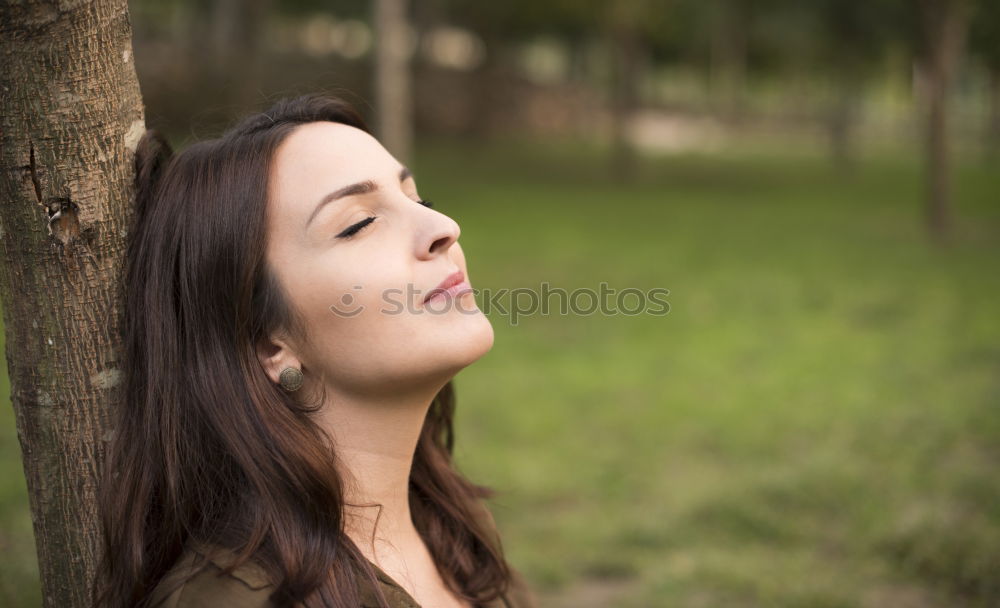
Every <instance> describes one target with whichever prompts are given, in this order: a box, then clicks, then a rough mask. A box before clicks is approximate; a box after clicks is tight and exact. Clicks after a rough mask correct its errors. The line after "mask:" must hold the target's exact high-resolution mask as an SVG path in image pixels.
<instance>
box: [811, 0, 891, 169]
mask: <svg viewBox="0 0 1000 608" xmlns="http://www.w3.org/2000/svg"><path fill="white" fill-rule="evenodd" d="M813 1H814V2H815V4H816V6H814V7H811V8H812V9H813V10H814V14H815V16H816V17H817V18H818V19H819V23H818V24H817V25H818V27H817V28H816V33H817V37H816V40H817V46H818V51H819V52H818V56H817V58H816V61H817V65H819V66H828V70H829V72H830V77H831V80H832V81H833V84H834V87H833V88H834V94H833V97H832V100H831V104H830V110H829V114H828V123H827V124H828V127H829V133H830V150H831V152H832V156H833V159H834V161H835V162H836V163H837V164H838V166H839V167H841V168H848V167H850V166H851V164H852V160H853V156H854V150H853V132H854V126H855V124H857V122H858V119H859V116H860V112H861V97H862V96H863V94H864V90H865V86H866V84H867V82H868V79H869V78H870V77H871V76H872V74H873V73H874V72H875V70H877V69H878V68H879V60H880V59H881V58H882V57H883V56H884V53H885V50H886V46H887V45H888V44H889V43H890V42H891V41H892V40H894V39H895V38H898V35H899V32H898V31H894V28H896V27H898V26H896V25H895V24H897V23H899V19H898V17H899V15H898V12H897V11H898V10H900V9H902V6H901V5H900V4H899V2H898V1H897V0H813Z"/></svg>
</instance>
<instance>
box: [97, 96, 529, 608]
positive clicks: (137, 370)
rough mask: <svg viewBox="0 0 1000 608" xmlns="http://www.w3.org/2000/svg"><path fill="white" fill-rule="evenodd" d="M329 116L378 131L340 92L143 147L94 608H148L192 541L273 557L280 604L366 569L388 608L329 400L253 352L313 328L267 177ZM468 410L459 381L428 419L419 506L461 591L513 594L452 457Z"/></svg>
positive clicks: (332, 595)
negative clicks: (309, 393) (271, 234)
mask: <svg viewBox="0 0 1000 608" xmlns="http://www.w3.org/2000/svg"><path fill="white" fill-rule="evenodd" d="M315 121H331V122H337V123H343V124H347V125H350V126H354V127H357V128H359V129H363V130H365V131H368V128H367V127H366V125H365V123H364V121H363V119H362V118H361V117H360V116H359V115H358V113H357V112H356V111H355V110H354V109H352V108H351V107H350V105H348V104H347V103H346V102H344V101H343V100H341V99H338V98H336V97H332V96H324V95H308V96H303V97H298V98H295V99H285V100H282V101H280V102H278V103H277V104H275V105H274V106H272V107H271V108H270V109H268V110H267V111H265V112H262V113H259V114H255V115H251V116H249V117H247V118H245V119H244V120H242V121H241V122H239V123H238V124H237V125H236V126H234V127H233V128H231V129H230V130H229V131H227V132H225V133H224V134H223V135H222V136H221V137H219V138H218V139H213V140H208V141H202V142H199V143H196V144H193V145H191V146H189V147H188V148H186V149H184V150H183V151H182V152H180V153H178V154H176V155H174V154H173V152H172V150H171V148H170V146H169V144H168V143H167V141H166V140H165V139H164V138H163V137H162V136H160V135H159V134H158V133H156V132H155V131H147V132H146V134H145V135H144V136H143V138H142V140H141V141H140V143H139V147H138V149H137V152H136V201H135V213H134V216H133V220H132V224H131V227H130V233H129V235H128V249H127V253H126V256H127V257H126V262H125V265H124V268H123V275H122V281H121V284H122V287H123V293H122V297H123V298H124V301H125V307H124V317H125V318H124V324H123V327H124V334H125V335H124V336H123V337H124V371H125V384H124V396H123V399H122V400H121V409H120V411H119V412H118V413H117V418H116V420H117V424H116V425H115V431H114V437H113V440H112V442H111V445H110V447H109V453H108V458H107V461H106V462H107V466H106V472H105V478H104V482H103V484H102V487H101V493H100V510H101V521H102V524H103V557H102V562H101V567H100V571H99V576H98V579H97V582H96V585H95V589H94V599H95V604H96V605H98V606H108V607H113V608H118V607H125V606H144V605H147V604H148V602H149V593H150V592H151V590H152V589H153V588H154V587H155V585H156V584H157V583H158V582H159V581H160V580H161V579H162V578H163V576H164V575H165V574H166V572H167V571H168V570H169V569H170V568H171V566H172V565H173V564H174V563H175V562H176V561H177V560H178V558H179V557H180V556H181V554H182V552H183V551H184V550H185V548H186V547H187V546H188V545H189V543H191V542H197V543H205V544H209V545H216V546H221V547H225V548H228V549H230V550H233V551H235V552H236V553H237V554H238V555H239V560H238V563H242V562H244V561H245V560H248V559H252V560H254V561H255V562H257V563H258V564H260V565H261V566H262V567H263V568H264V569H265V571H266V572H267V573H268V574H269V575H270V577H271V578H272V580H273V581H274V582H275V590H274V593H273V594H272V596H271V597H272V600H273V601H274V602H275V603H276V604H277V605H279V606H285V605H294V604H301V605H304V606H335V607H344V608H346V607H348V606H350V607H352V608H353V607H355V606H357V605H358V603H359V601H358V598H359V595H358V591H359V587H358V585H359V584H360V582H361V580H362V579H361V577H363V578H364V579H367V580H368V581H369V583H370V584H371V585H373V586H374V587H375V589H376V590H377V595H378V596H379V601H380V602H381V603H382V604H383V605H386V604H385V598H384V597H383V596H382V594H381V591H378V585H377V584H376V580H377V579H376V576H375V572H374V569H373V568H372V565H371V563H370V562H369V561H368V560H367V559H366V558H365V557H364V556H363V555H362V554H361V552H360V551H359V550H358V548H357V547H356V546H355V545H354V544H353V542H351V540H350V539H349V538H348V537H347V536H346V534H345V533H344V531H343V527H342V524H343V505H344V494H343V485H342V480H341V478H340V476H339V475H338V473H337V469H336V467H335V466H334V460H335V458H336V449H335V448H336V446H335V445H333V443H332V441H331V440H330V438H329V436H328V435H327V434H325V433H324V432H323V431H322V430H321V429H320V428H319V427H318V426H317V424H316V423H315V421H314V420H313V416H312V414H313V413H314V412H315V409H316V405H304V404H303V403H302V400H296V399H293V398H291V396H290V395H289V394H287V393H285V392H283V391H282V390H281V389H280V388H279V387H277V386H276V385H275V384H273V383H272V382H271V381H270V380H269V379H268V377H267V375H266V374H265V373H264V370H263V368H262V366H261V365H260V362H259V360H258V359H257V356H256V352H255V348H254V345H255V344H256V343H257V341H258V340H260V339H261V338H262V337H264V336H267V335H269V334H271V332H273V331H282V330H283V331H287V332H290V333H291V334H292V335H298V336H302V335H304V332H303V327H302V324H301V322H300V317H299V315H297V314H296V312H295V310H294V309H293V307H292V306H291V305H290V303H289V301H288V299H287V298H286V297H285V294H283V293H282V291H281V289H280V286H279V284H278V282H277V281H276V279H275V275H274V274H273V272H272V271H271V269H269V268H268V265H267V262H266V259H265V255H264V252H265V251H266V243H267V231H266V225H267V223H266V209H267V192H268V187H267V185H268V179H269V176H270V174H271V166H272V161H273V158H274V153H275V150H276V149H277V148H278V146H279V144H280V143H281V142H282V141H283V140H284V139H285V138H286V137H287V136H288V135H289V133H291V132H292V131H293V130H294V129H295V128H296V127H297V126H299V125H302V124H305V123H309V122H315ZM454 409H455V401H454V391H453V388H452V384H451V382H449V383H448V384H447V385H446V386H445V387H444V388H443V389H442V390H441V391H440V392H439V393H438V395H437V396H436V397H435V398H434V400H433V402H432V404H431V406H430V409H429V410H428V413H427V418H426V419H425V421H424V425H423V429H422V430H421V434H420V438H419V440H418V443H417V448H416V452H415V455H414V461H413V467H412V470H411V474H410V483H409V486H410V490H409V492H410V497H409V501H410V508H411V512H412V516H413V520H414V524H415V526H416V528H417V530H418V532H419V533H420V535H421V537H422V538H423V539H424V541H425V543H426V544H427V546H428V548H429V550H430V552H431V555H432V556H433V557H434V560H435V563H436V564H437V567H438V569H439V570H440V571H441V573H442V576H443V578H444V579H445V581H446V583H447V584H448V586H449V587H450V588H451V589H452V591H454V592H455V593H456V594H458V595H460V596H461V597H464V598H465V599H467V600H469V601H471V602H473V603H487V602H489V601H492V600H494V599H496V598H497V597H499V596H500V595H501V594H502V593H504V592H505V591H506V589H507V587H508V585H509V584H510V580H511V569H510V568H509V567H508V565H507V563H506V562H505V560H504V557H503V552H502V548H501V545H500V542H499V537H497V536H496V534H495V530H490V529H488V526H487V525H486V524H484V523H483V521H484V520H483V519H482V518H481V516H480V515H478V513H479V512H478V511H477V509H484V508H485V505H484V504H482V502H481V500H480V499H483V498H489V497H491V496H492V495H493V490H492V489H491V488H488V487H486V486H480V485H476V484H474V483H472V482H470V481H469V480H467V479H466V478H465V477H463V476H462V475H461V474H460V473H459V472H458V471H457V470H456V469H455V468H454V466H453V463H452V447H453V443H454V439H455V437H454V432H453V429H452V416H453V413H454Z"/></svg>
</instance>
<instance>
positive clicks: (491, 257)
mask: <svg viewBox="0 0 1000 608" xmlns="http://www.w3.org/2000/svg"><path fill="white" fill-rule="evenodd" d="M415 166H416V173H417V181H418V184H419V188H420V194H421V195H422V196H424V197H425V198H429V199H431V200H433V201H434V202H435V208H436V209H438V210H440V211H442V212H444V213H447V214H449V215H451V216H452V217H454V218H455V219H457V220H458V221H459V222H460V223H461V225H462V243H463V248H464V250H465V253H466V256H467V259H468V262H469V271H470V272H469V274H470V277H471V279H472V281H473V284H474V285H475V286H476V287H477V288H479V289H481V290H483V289H491V290H494V291H495V290H499V289H502V288H513V287H524V288H535V289H538V288H539V286H540V284H541V283H543V282H547V283H549V284H550V285H551V286H553V287H561V288H564V289H566V290H572V289H579V288H591V289H595V290H596V289H597V288H598V286H599V284H600V283H601V282H606V283H608V284H609V286H610V287H612V288H615V289H624V288H627V287H634V288H638V289H640V290H649V289H652V288H656V287H662V288H667V289H669V290H670V294H669V296H668V297H667V300H668V301H669V304H670V309H669V314H666V315H650V314H644V315H634V316H629V315H610V316H605V315H601V314H594V315H558V314H551V315H548V316H543V315H540V314H526V315H524V316H523V317H521V318H520V319H519V320H518V322H517V324H516V325H515V324H512V323H511V320H510V318H509V317H508V316H505V315H503V314H501V312H500V311H499V310H494V311H491V313H490V317H491V320H492V322H493V326H494V328H495V332H496V341H495V344H494V347H493V350H492V351H491V352H490V353H489V354H488V355H487V356H486V357H484V358H483V359H482V360H481V361H479V362H477V363H476V364H475V365H473V366H471V367H470V368H468V369H467V370H464V371H463V372H462V373H461V374H460V375H459V376H458V377H457V378H456V381H455V384H456V387H457V389H458V395H459V410H458V415H457V421H456V424H457V427H458V428H457V436H458V441H457V446H456V451H457V460H458V463H459V466H460V468H461V469H462V470H463V471H464V472H466V473H467V474H468V475H469V476H470V477H472V478H473V479H474V480H476V481H479V482H482V483H486V484H488V485H492V486H494V487H495V488H497V489H498V490H499V491H500V494H499V495H498V497H497V498H496V499H495V500H494V502H493V505H494V513H495V516H496V519H497V521H498V524H499V525H500V527H501V530H502V532H503V537H504V543H505V546H506V548H507V551H508V557H509V558H510V560H511V562H512V563H513V564H515V566H516V567H518V568H519V569H521V570H522V571H523V572H524V573H525V575H526V576H527V578H528V579H529V580H530V581H531V582H532V583H533V584H534V585H535V587H536V589H537V590H538V593H539V595H540V596H541V597H542V599H543V600H544V604H543V605H545V606H622V607H625V608H628V607H640V606H642V607H655V606H690V607H696V606H712V607H716V606H734V607H742V606H788V607H796V606H803V607H805V606H808V607H811V608H813V607H831V608H833V607H848V606H865V607H867V606H872V607H874V606H888V605H892V606H910V607H923V606H939V605H949V606H988V605H996V604H997V603H1000V481H998V480H997V477H996V471H997V467H998V465H1000V447H998V446H1000V315H998V314H997V308H998V306H997V302H998V301H1000V273H998V272H997V270H996V269H997V268H998V267H1000V264H998V262H1000V238H998V237H1000V196H998V195H1000V173H998V172H996V171H995V170H990V168H989V167H986V166H985V165H983V164H980V163H978V162H975V161H971V160H967V161H966V162H964V163H961V164H959V168H958V173H957V175H956V179H955V182H956V185H957V188H956V189H957V193H956V201H955V202H956V212H957V216H958V220H957V224H956V235H957V239H956V242H955V244H954V245H953V246H951V247H949V248H943V249H942V248H937V247H933V246H931V245H930V244H929V243H928V240H927V238H926V236H925V232H924V229H923V225H922V213H921V183H922V182H921V178H920V171H919V163H918V162H917V159H910V158H908V157H905V156H903V155H896V156H880V157H876V158H867V159H865V160H864V162H862V163H860V164H859V165H858V167H857V168H856V170H855V171H854V172H852V173H850V174H846V175H844V174H840V173H837V172H836V171H835V170H834V169H833V168H832V167H830V166H829V164H828V163H827V162H826V160H825V159H824V158H822V157H819V156H817V155H812V154H802V153H800V152H799V151H798V150H794V151H784V152H781V151H778V152H769V153H767V154H763V153H753V152H752V151H734V152H730V153H727V154H726V155H723V156H711V157H710V156H685V155H673V156H668V157H660V158H645V159H643V161H642V163H641V165H640V167H639V172H638V174H637V176H636V178H635V179H634V180H633V181H632V182H631V183H629V184H628V185H623V184H620V183H619V182H617V181H616V180H614V179H611V178H610V177H609V175H608V172H607V170H606V168H605V166H606V162H605V160H604V158H603V153H602V151H601V150H600V149H599V148H596V147H593V146H588V145H583V144H572V143H568V142H550V143H546V144H539V143H537V142H535V143H533V144H531V145H528V144H526V143H525V142H516V141H500V142H494V143H491V144H488V145H486V144H479V145H476V146H473V145H471V144H458V143H455V142H449V141H435V142H428V143H427V144H426V145H425V146H424V147H422V148H421V155H420V157H419V158H418V159H417V162H416V163H415ZM4 386H6V384H4ZM15 437H16V434H15V431H14V425H13V416H12V413H11V411H10V408H4V409H3V410H2V411H0V467H3V469H2V473H3V475H2V476H0V603H2V602H3V601H4V599H5V597H6V599H7V601H9V602H10V603H11V605H13V606H29V605H37V604H38V603H39V601H38V595H37V590H36V586H37V583H36V580H35V578H36V577H37V574H36V569H35V566H34V555H33V544H32V540H31V531H30V517H29V515H28V511H27V503H26V497H25V488H24V480H23V473H22V470H21V465H20V459H19V449H18V446H17V442H16V439H15ZM4 594H6V596H5V595H4Z"/></svg>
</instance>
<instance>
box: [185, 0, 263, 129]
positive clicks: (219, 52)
mask: <svg viewBox="0 0 1000 608" xmlns="http://www.w3.org/2000/svg"><path fill="white" fill-rule="evenodd" d="M195 6H196V7H197V6H204V7H205V9H207V12H208V13H209V14H208V23H209V28H210V34H209V40H208V43H209V45H210V49H211V54H210V56H211V57H212V62H211V67H212V71H213V72H214V73H215V81H216V82H219V80H220V79H221V80H222V81H223V82H229V86H228V87H226V89H225V90H224V98H225V102H226V103H228V104H229V105H231V106H235V108H234V110H235V111H236V112H242V111H246V110H250V109H251V108H253V107H254V106H256V104H257V101H258V100H257V99H256V98H255V95H256V92H257V91H258V90H259V85H260V81H261V63H262V53H263V48H262V46H263V40H264V34H265V32H266V27H267V21H268V18H269V16H270V14H271V0H212V3H211V4H210V5H201V4H195ZM225 93H228V94H225Z"/></svg>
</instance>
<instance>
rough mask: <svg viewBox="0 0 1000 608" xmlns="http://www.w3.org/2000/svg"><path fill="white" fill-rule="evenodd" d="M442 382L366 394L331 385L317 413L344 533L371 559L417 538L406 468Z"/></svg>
mask: <svg viewBox="0 0 1000 608" xmlns="http://www.w3.org/2000/svg"><path fill="white" fill-rule="evenodd" d="M442 386H444V383H443V382H441V383H434V384H432V385H431V386H428V387H424V388H423V389H421V390H412V391H410V392H408V393H407V394H399V395H389V396H387V395H380V396H378V397H370V396H369V397H367V398H366V397H365V396H356V395H354V396H352V395H343V394H338V393H337V392H336V391H334V390H332V389H331V390H330V391H329V399H330V402H329V403H327V404H325V406H324V407H323V409H322V411H321V413H320V418H319V423H320V424H321V425H322V426H323V429H324V430H325V431H326V432H327V433H328V434H329V435H330V437H331V438H332V439H333V442H334V449H335V450H336V462H337V463H338V467H337V468H338V472H339V473H340V475H341V477H342V479H343V481H344V502H345V505H344V528H345V532H346V534H347V535H348V537H350V538H351V540H353V541H354V543H355V544H356V545H357V546H358V548H359V549H360V550H361V551H362V553H364V554H365V555H366V556H367V557H368V559H370V560H372V561H374V562H376V563H378V562H379V559H378V557H379V556H382V555H385V551H387V550H393V551H402V550H404V549H403V547H404V546H405V547H412V546H413V544H412V543H420V542H422V541H421V540H420V537H419V534H418V533H417V530H416V527H415V526H414V524H413V520H412V517H411V514H410V501H409V485H410V470H411V468H412V466H413V454H414V451H415V450H416V446H417V441H418V439H419V438H420V431H421V429H422V428H423V424H424V419H425V418H426V415H427V410H428V408H429V407H430V405H431V402H432V401H433V399H434V396H435V395H436V394H437V392H438V391H439V390H440V389H441V387H442ZM379 504H381V505H382V507H381V511H380V510H379V506H378V505H379ZM386 543H389V544H391V545H392V547H391V548H388V549H387V548H386Z"/></svg>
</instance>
